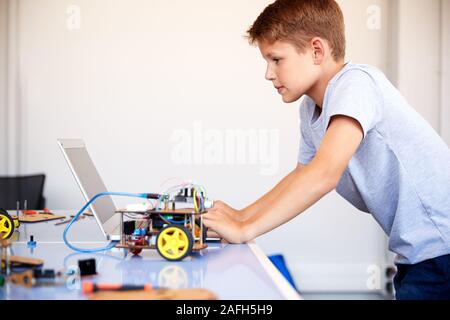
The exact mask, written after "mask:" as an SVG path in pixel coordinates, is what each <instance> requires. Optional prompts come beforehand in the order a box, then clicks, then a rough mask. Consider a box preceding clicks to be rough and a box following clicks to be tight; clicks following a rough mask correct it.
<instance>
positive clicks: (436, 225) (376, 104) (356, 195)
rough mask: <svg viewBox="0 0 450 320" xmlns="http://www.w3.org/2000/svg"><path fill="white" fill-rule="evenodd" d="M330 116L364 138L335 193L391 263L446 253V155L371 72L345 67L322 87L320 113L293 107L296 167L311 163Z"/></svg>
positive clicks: (449, 233)
mask: <svg viewBox="0 0 450 320" xmlns="http://www.w3.org/2000/svg"><path fill="white" fill-rule="evenodd" d="M334 115H346V116H349V117H351V118H354V119H356V120H357V121H358V122H359V123H360V124H361V127H362V129H363V131H364V138H363V141H362V142H361V144H360V146H359V148H358V150H357V151H356V153H355V154H354V156H353V158H352V159H351V161H350V163H349V165H348V167H347V169H346V170H345V172H344V174H343V176H342V178H341V180H340V182H339V184H338V187H337V189H336V191H337V192H338V193H339V194H340V195H341V196H342V197H344V198H345V199H346V200H347V201H349V202H350V203H351V204H353V205H354V206H355V207H356V208H358V209H359V210H362V211H364V212H368V213H370V214H372V216H373V217H374V218H375V219H376V221H377V222H378V223H379V224H380V226H381V227H382V228H383V230H384V231H385V232H386V234H387V235H388V236H389V249H390V250H391V251H393V252H395V253H396V254H397V258H396V262H397V263H404V264H415V263H418V262H421V261H424V260H427V259H431V258H435V257H438V256H441V255H446V254H450V150H449V148H448V146H447V145H446V144H445V142H444V141H443V140H442V139H441V138H440V136H439V135H438V134H437V133H436V132H435V131H434V130H433V128H432V127H431V126H430V125H429V124H428V123H427V122H426V121H425V120H424V119H423V118H422V117H421V116H420V115H419V114H418V113H417V112H416V111H415V110H414V109H413V108H412V107H411V106H410V105H409V104H408V102H407V101H406V100H405V99H404V98H403V97H402V95H401V94H400V93H399V91H398V90H397V89H396V88H395V87H394V86H393V85H392V84H391V83H390V82H389V80H388V79H387V78H386V77H385V76H384V74H383V73H382V72H381V71H379V70H378V69H377V68H375V67H372V66H369V65H357V64H352V63H347V64H346V66H345V67H344V68H343V69H342V70H341V71H340V72H339V73H338V74H336V75H335V76H334V77H333V79H332V80H331V81H330V82H329V84H328V87H327V89H326V92H325V97H324V103H323V108H322V112H320V111H319V109H318V107H316V105H315V103H314V101H313V100H312V99H311V98H309V97H308V96H305V97H304V99H303V100H302V102H301V105H300V121H301V142H300V152H299V157H298V162H299V163H301V164H303V165H307V164H308V163H309V162H310V161H311V160H312V159H313V158H314V156H315V154H316V152H317V150H318V148H319V146H320V144H321V141H322V139H323V137H324V135H325V132H326V129H327V128H328V125H329V122H330V118H331V117H332V116H334Z"/></svg>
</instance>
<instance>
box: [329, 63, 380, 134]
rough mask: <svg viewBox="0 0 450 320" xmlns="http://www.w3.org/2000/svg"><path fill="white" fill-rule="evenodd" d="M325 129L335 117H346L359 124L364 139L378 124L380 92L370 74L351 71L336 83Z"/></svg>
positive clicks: (331, 96)
mask: <svg viewBox="0 0 450 320" xmlns="http://www.w3.org/2000/svg"><path fill="white" fill-rule="evenodd" d="M328 99H329V100H328V102H327V110H326V118H325V121H326V122H325V128H328V126H329V125H330V120H331V118H332V117H333V116H337V115H344V116H348V117H351V118H353V119H355V120H356V121H358V122H359V124H360V125H361V128H362V129H363V132H364V137H366V135H367V133H368V132H369V131H370V130H371V129H372V128H374V127H375V125H376V123H377V115H378V113H377V108H376V106H377V104H378V101H379V99H380V94H379V90H378V88H377V86H376V84H375V82H374V81H373V79H372V78H371V76H370V75H369V74H367V73H366V72H364V71H362V70H350V71H348V72H346V73H345V74H344V75H342V78H341V79H339V80H338V81H337V82H336V83H335V88H334V89H333V92H332V93H331V95H330V96H329V98H328Z"/></svg>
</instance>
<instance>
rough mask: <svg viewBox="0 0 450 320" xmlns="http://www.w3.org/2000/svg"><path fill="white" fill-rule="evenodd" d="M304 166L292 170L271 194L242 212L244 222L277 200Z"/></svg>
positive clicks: (298, 165) (299, 165) (267, 194)
mask: <svg viewBox="0 0 450 320" xmlns="http://www.w3.org/2000/svg"><path fill="white" fill-rule="evenodd" d="M304 167H305V166H304V165H301V164H297V167H296V168H295V169H294V170H292V171H291V172H290V173H289V174H288V175H287V176H285V177H284V178H283V179H282V180H281V181H280V182H279V183H278V184H277V185H276V186H275V187H273V188H272V189H271V190H270V191H269V192H267V193H266V194H265V195H263V196H262V197H261V198H259V199H258V200H257V201H255V202H254V203H252V204H251V205H249V206H248V207H246V208H245V209H243V210H242V220H244V221H245V220H248V219H250V218H251V217H253V216H254V215H255V214H256V213H257V212H260V211H261V210H262V209H263V208H265V207H267V206H268V205H269V204H270V203H271V202H272V201H273V200H275V198H277V197H278V196H279V195H280V194H281V192H282V191H283V190H284V188H286V187H287V186H288V185H289V184H290V183H291V182H292V179H294V177H295V175H296V174H298V173H299V172H300V171H301V170H302V168H304Z"/></svg>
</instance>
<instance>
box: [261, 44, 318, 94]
mask: <svg viewBox="0 0 450 320" xmlns="http://www.w3.org/2000/svg"><path fill="white" fill-rule="evenodd" d="M258 47H259V50H260V51H261V54H262V56H263V58H264V60H266V61H267V71H266V79H267V80H269V81H272V83H273V85H274V87H275V89H276V90H277V91H278V93H279V94H280V95H281V96H282V99H283V101H284V102H286V103H291V102H295V101H297V100H298V99H300V98H301V97H302V96H303V95H304V94H308V92H309V91H310V90H311V89H312V87H313V86H314V84H316V83H317V81H318V79H319V72H320V68H319V67H318V66H317V65H316V64H315V63H314V54H313V52H312V49H311V48H307V49H306V50H305V52H304V53H300V52H299V51H298V49H297V48H296V47H295V46H293V45H292V44H290V43H288V42H283V41H276V42H275V43H268V42H266V41H259V42H258Z"/></svg>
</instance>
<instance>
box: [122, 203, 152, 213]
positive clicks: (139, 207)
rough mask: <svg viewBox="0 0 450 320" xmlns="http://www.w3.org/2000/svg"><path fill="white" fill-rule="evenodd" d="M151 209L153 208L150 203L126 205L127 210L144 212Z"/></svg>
mask: <svg viewBox="0 0 450 320" xmlns="http://www.w3.org/2000/svg"><path fill="white" fill-rule="evenodd" d="M151 209H153V206H152V204H151V203H135V204H129V205H127V206H126V210H127V211H134V212H145V211H148V210H151Z"/></svg>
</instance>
